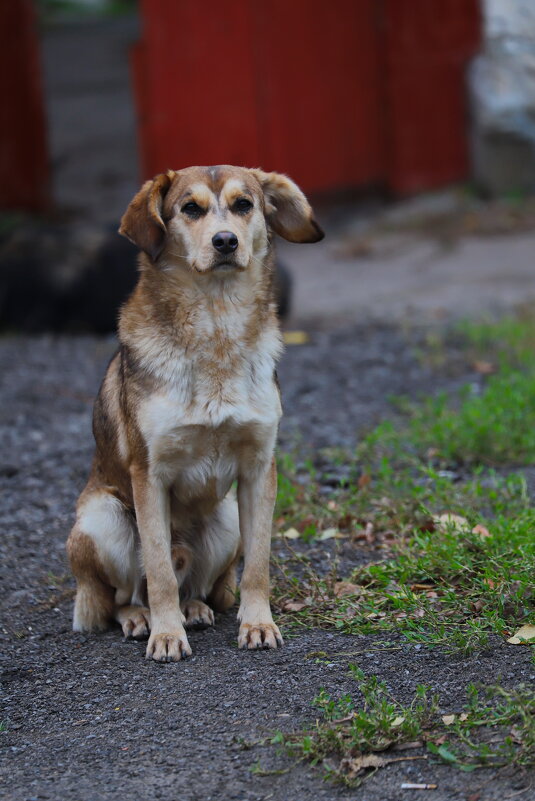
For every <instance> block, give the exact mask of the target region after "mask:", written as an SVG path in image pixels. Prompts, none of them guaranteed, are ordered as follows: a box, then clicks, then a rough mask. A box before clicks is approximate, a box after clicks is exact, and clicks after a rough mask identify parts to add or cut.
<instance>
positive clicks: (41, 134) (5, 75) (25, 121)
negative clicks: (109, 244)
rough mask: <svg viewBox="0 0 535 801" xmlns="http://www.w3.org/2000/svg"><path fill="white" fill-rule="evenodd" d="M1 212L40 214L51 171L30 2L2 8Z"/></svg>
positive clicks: (12, 0)
mask: <svg viewBox="0 0 535 801" xmlns="http://www.w3.org/2000/svg"><path fill="white" fill-rule="evenodd" d="M0 97H1V98H2V102H1V103H0V208H3V209H26V210H27V211H34V212H36V211H44V210H45V209H46V208H47V206H48V204H49V196H48V182H49V165H48V152H47V140H46V128H45V114H44V108H43V95H42V86H41V65H40V58H39V40H38V38H37V26H36V20H35V15H34V9H33V3H32V2H31V0H2V1H1V2H0Z"/></svg>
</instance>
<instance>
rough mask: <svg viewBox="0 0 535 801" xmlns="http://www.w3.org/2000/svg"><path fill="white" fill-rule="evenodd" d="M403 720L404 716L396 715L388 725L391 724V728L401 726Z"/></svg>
mask: <svg viewBox="0 0 535 801" xmlns="http://www.w3.org/2000/svg"><path fill="white" fill-rule="evenodd" d="M404 720H405V718H404V717H403V715H398V716H397V718H394V720H393V721H392V723H391V724H390V725H391V726H392V728H393V729H396V728H397V727H398V726H401V724H402V723H403V721H404Z"/></svg>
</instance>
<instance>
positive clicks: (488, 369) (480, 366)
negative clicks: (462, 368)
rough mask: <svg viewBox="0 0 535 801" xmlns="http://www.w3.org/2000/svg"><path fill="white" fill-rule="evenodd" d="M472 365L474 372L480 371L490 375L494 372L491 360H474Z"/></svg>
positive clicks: (482, 373)
mask: <svg viewBox="0 0 535 801" xmlns="http://www.w3.org/2000/svg"><path fill="white" fill-rule="evenodd" d="M472 367H473V368H474V370H475V371H476V373H481V375H490V374H491V373H495V372H496V366H495V365H494V364H493V363H492V362H485V361H475V362H474V363H473V364H472Z"/></svg>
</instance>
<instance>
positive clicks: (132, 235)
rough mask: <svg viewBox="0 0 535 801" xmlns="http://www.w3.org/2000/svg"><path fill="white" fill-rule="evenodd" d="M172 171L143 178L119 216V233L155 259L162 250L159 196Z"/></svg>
mask: <svg viewBox="0 0 535 801" xmlns="http://www.w3.org/2000/svg"><path fill="white" fill-rule="evenodd" d="M173 177H174V172H173V171H172V170H168V171H167V172H166V173H161V174H160V175H157V176H156V178H154V179H153V180H152V181H145V183H144V184H143V186H142V187H141V189H140V190H139V192H138V193H137V195H135V197H134V199H133V200H132V202H131V203H130V205H129V206H128V208H127V210H126V211H125V213H124V215H123V218H122V220H121V225H120V227H119V233H120V234H122V235H123V236H126V238H127V239H129V240H130V241H131V242H133V243H134V245H137V246H138V248H140V249H141V250H144V251H145V253H146V254H147V255H148V256H149V257H150V258H151V259H152V261H156V259H157V258H158V256H159V255H160V253H161V252H162V250H163V246H164V241H165V234H166V227H165V223H164V221H163V219H162V206H163V199H164V197H165V195H166V193H167V191H168V189H169V187H170V186H171V182H172V180H173Z"/></svg>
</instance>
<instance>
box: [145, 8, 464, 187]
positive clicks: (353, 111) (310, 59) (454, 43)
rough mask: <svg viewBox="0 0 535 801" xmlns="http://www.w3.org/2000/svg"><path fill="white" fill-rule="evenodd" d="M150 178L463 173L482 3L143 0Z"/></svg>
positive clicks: (337, 182)
mask: <svg viewBox="0 0 535 801" xmlns="http://www.w3.org/2000/svg"><path fill="white" fill-rule="evenodd" d="M140 10H141V14H142V19H143V38H142V41H141V42H140V43H139V45H138V46H137V47H136V49H135V52H134V58H133V64H134V85H135V95H136V99H137V104H138V109H139V119H140V140H141V156H142V166H143V172H144V173H145V175H146V176H150V175H153V174H154V173H156V172H158V171H160V170H163V169H166V168H167V167H175V168H176V167H180V166H186V165H188V164H216V163H235V164H242V165H261V166H263V167H264V168H266V169H277V170H281V171H285V172H288V173H290V174H291V175H292V176H293V177H294V178H295V179H296V180H297V181H298V182H299V183H300V184H301V185H302V186H303V187H304V188H305V189H307V190H308V191H318V190H333V189H344V188H350V187H358V186H363V185H367V184H383V185H386V186H387V187H389V188H390V189H391V190H393V191H394V192H396V193H406V192H413V191H416V190H419V189H425V188H429V187H433V186H438V185H441V184H445V183H448V182H452V181H456V180H459V179H462V178H463V177H465V176H466V173H467V150H466V115H465V83H464V71H465V67H466V63H467V61H468V60H469V58H470V57H471V56H472V55H473V54H474V53H475V52H476V51H477V49H478V45H479V31H480V18H479V6H478V0H331V1H330V2H325V0H261V1H260V0H218V1H217V2H213V3H209V4H206V3H202V4H200V3H199V4H197V3H192V2H189V0H141V3H140Z"/></svg>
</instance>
